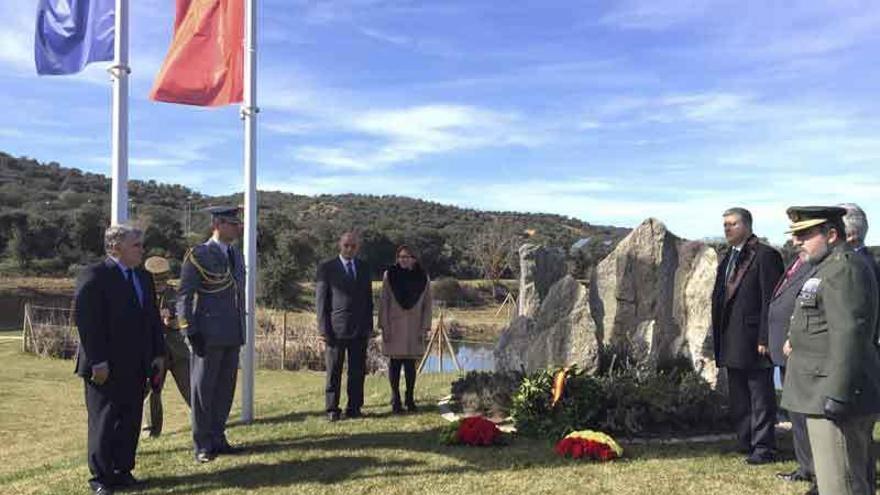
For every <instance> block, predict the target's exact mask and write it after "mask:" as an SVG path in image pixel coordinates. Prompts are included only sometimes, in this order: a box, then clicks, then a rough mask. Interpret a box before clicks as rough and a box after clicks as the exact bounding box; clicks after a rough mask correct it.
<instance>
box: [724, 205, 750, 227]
mask: <svg viewBox="0 0 880 495" xmlns="http://www.w3.org/2000/svg"><path fill="white" fill-rule="evenodd" d="M730 215H736V216H738V217H739V218H741V219H742V221H743V223H744V224H746V227H748V228H749V230H752V212H750V211H749V210H747V209H745V208H740V207H738V206H737V207H734V208H728V209H726V210H724V213H723V214H722V215H721V216H722V217H729V216H730Z"/></svg>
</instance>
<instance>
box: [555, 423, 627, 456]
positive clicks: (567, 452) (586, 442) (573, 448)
mask: <svg viewBox="0 0 880 495" xmlns="http://www.w3.org/2000/svg"><path fill="white" fill-rule="evenodd" d="M554 450H555V451H556V453H557V454H558V455H560V456H562V457H571V458H572V459H590V460H595V461H600V462H605V461H610V460H613V459H617V458H618V457H620V456H621V455H623V449H622V448H621V447H620V445H619V444H618V443H617V442H616V441H614V439H613V438H611V437H610V436H609V435H606V434H605V433H602V432H598V431H591V430H581V431H575V432H573V433H569V434H568V435H566V437H565V438H563V439H562V440H560V441H559V442H557V443H556V447H555V448H554Z"/></svg>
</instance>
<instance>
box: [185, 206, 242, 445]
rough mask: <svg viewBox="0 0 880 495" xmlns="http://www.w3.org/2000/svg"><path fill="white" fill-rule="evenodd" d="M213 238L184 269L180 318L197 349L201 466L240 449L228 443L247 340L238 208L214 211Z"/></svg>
mask: <svg viewBox="0 0 880 495" xmlns="http://www.w3.org/2000/svg"><path fill="white" fill-rule="evenodd" d="M208 211H209V212H210V213H211V215H212V219H211V229H212V231H213V233H212V235H211V238H210V239H208V240H207V241H205V242H204V243H203V244H199V245H197V246H195V247H193V248H192V249H190V250H189V251H188V252H187V253H186V255H185V256H184V258H183V264H182V266H181V269H180V288H179V289H178V296H177V315H178V321H179V323H180V328H181V330H182V331H183V332H184V334H185V335H186V338H187V340H188V341H189V344H190V347H191V349H192V361H191V373H192V377H191V384H192V404H191V405H192V430H193V444H194V448H195V458H196V461H197V462H210V461H211V460H213V459H214V458H215V457H216V456H217V455H219V454H234V453H236V452H237V451H238V450H239V449H237V448H235V447H232V446H231V445H230V444H229V442H228V441H227V439H226V433H225V430H226V420H227V419H228V417H229V410H230V409H231V408H232V397H233V395H234V394H235V382H236V378H237V375H238V358H239V350H240V348H241V346H242V345H244V339H245V315H244V311H245V300H244V284H245V273H244V258H243V257H242V254H241V251H239V250H238V249H236V248H235V247H234V246H233V245H232V243H233V242H235V240H237V239H238V238H239V237H241V231H242V222H241V220H240V219H239V216H238V215H239V208H237V207H213V208H209V209H208Z"/></svg>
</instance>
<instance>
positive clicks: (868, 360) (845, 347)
mask: <svg viewBox="0 0 880 495" xmlns="http://www.w3.org/2000/svg"><path fill="white" fill-rule="evenodd" d="M845 213H846V210H845V209H844V208H840V207H821V206H812V207H792V208H789V209H788V215H789V217H790V218H791V220H792V224H791V230H790V232H791V233H792V234H793V238H794V245H795V247H797V248H798V249H799V250H800V251H801V252H802V253H803V254H804V256H805V259H806V261H807V262H809V263H810V265H811V272H810V273H809V274H808V278H807V280H806V282H804V284H803V286H802V287H801V289H800V292H799V294H798V297H797V301H796V303H795V309H794V313H793V314H792V320H791V325H790V327H789V351H790V352H789V356H788V371H787V373H786V376H785V385H784V387H783V394H782V406H783V407H785V408H786V409H788V410H790V411H794V412H798V413H802V414H805V415H806V416H807V431H808V434H809V438H810V444H811V445H812V451H813V461H814V464H815V469H816V482H817V484H818V486H819V493H822V494H831V495H866V494H870V493H874V487H873V486H870V483H869V481H868V478H869V476H870V475H869V472H868V469H866V466H867V464H868V460H869V451H870V447H871V442H872V430H873V426H874V420H875V417H876V415H877V413H878V412H880V354H878V347H877V332H878V309H880V308H878V307H880V304H878V288H877V281H876V279H875V278H874V276H873V274H872V273H871V271H870V269H869V268H868V266H867V264H865V263H864V261H863V260H862V259H860V257H859V255H858V254H856V253H855V252H854V251H853V250H852V248H851V247H850V246H849V245H847V243H846V238H845V228H844V224H843V216H844V214H845Z"/></svg>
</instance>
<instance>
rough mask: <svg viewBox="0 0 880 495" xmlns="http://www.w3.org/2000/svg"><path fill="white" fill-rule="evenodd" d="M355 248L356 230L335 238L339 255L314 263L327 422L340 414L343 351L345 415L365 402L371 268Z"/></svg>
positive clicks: (355, 413) (356, 414)
mask: <svg viewBox="0 0 880 495" xmlns="http://www.w3.org/2000/svg"><path fill="white" fill-rule="evenodd" d="M359 247H360V239H359V238H358V236H357V234H355V233H354V232H346V233H344V234H342V236H341V237H340V238H339V256H337V257H334V258H331V259H329V260H327V261H325V262H324V263H322V264H321V265H320V266H319V267H318V277H317V279H318V282H317V284H316V286H315V307H316V309H317V313H318V330H319V331H320V332H321V336H322V337H323V339H324V344H325V347H326V351H325V360H326V363H327V383H326V387H325V391H324V392H325V405H326V410H327V419H328V421H337V420H339V419H340V412H341V411H340V410H339V396H340V384H341V380H342V363H343V361H344V360H345V357H346V354H347V355H348V383H347V384H346V392H347V393H348V404H347V406H346V409H345V415H346V417H349V418H357V417H360V416H361V407H362V406H363V404H364V377H365V375H366V361H367V342H368V341H369V338H370V336H371V335H372V333H373V292H372V291H373V286H372V279H371V276H370V275H371V271H370V267H369V266H367V264H366V263H365V262H363V261H361V260H359V259H357V257H356V256H357V252H358V248H359Z"/></svg>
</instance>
